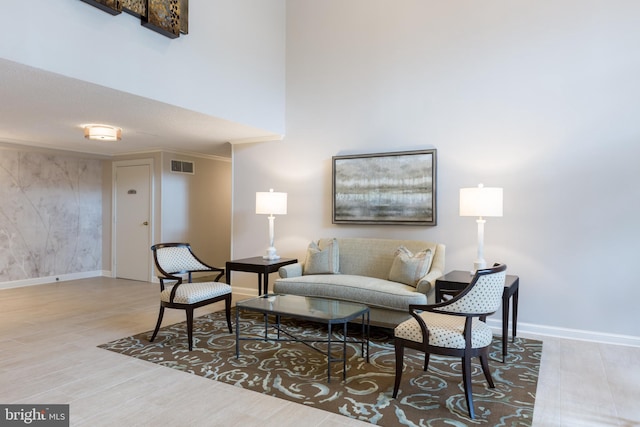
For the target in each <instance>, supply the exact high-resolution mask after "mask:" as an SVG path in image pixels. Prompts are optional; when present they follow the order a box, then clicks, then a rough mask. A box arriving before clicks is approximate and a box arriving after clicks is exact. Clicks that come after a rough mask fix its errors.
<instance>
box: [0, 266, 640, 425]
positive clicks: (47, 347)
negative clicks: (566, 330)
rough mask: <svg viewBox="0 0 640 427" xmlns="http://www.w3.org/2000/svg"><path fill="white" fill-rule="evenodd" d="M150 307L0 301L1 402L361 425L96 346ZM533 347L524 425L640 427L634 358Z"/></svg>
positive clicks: (53, 293) (91, 412)
mask: <svg viewBox="0 0 640 427" xmlns="http://www.w3.org/2000/svg"><path fill="white" fill-rule="evenodd" d="M157 298H158V291H157V285H155V284H150V283H144V282H134V281H126V280H116V279H109V278H93V279H86V280H76V281H70V282H61V283H57V284H51V285H41V286H31V287H25V288H16V289H6V290H0V361H1V363H0V403H30V404H52V403H69V404H70V410H71V425H72V426H113V425H119V426H125V425H126V426H134V425H153V426H160V425H162V426H165V425H167V426H223V425H224V426H236V425H237V426H300V425H304V426H305V427H315V426H327V427H328V426H362V425H368V424H365V423H362V422H359V421H355V420H351V419H349V418H346V417H342V416H339V415H334V414H330V413H327V412H324V411H320V410H317V409H313V408H308V407H305V406H303V405H298V404H294V403H289V402H286V401H283V400H280V399H277V398H273V397H269V396H265V395H261V394H258V393H254V392H250V391H246V390H242V389H240V388H238V387H233V386H230V385H226V384H223V383H219V382H216V381H211V380H207V379H204V378H201V377H197V376H195V375H187V374H184V373H181V372H178V371H175V370H173V369H167V368H164V367H161V366H158V365H155V364H151V363H147V362H143V361H139V360H136V359H133V358H130V357H126V356H122V355H119V354H116V353H112V352H109V351H105V350H102V349H99V348H97V347H96V346H97V345H98V344H102V343H105V342H108V341H111V340H114V339H117V338H121V337H124V336H128V335H132V334H135V333H139V332H143V331H147V330H149V329H152V328H153V326H154V325H155V321H156V316H157V308H158V302H157ZM221 308H222V306H217V307H216V306H213V307H212V308H210V309H202V310H201V311H199V312H198V313H197V314H198V315H202V314H204V313H206V312H208V311H214V310H219V309H221ZM183 320H184V319H183V313H182V312H178V311H176V310H167V312H166V314H165V323H164V324H169V323H175V322H179V321H183ZM534 338H538V339H543V341H544V346H543V348H544V349H543V355H542V366H541V369H540V379H539V383H538V390H537V398H536V406H535V413H534V426H640V403H638V402H640V348H632V347H622V346H617V347H616V346H606V345H599V344H593V343H587V342H577V341H569V340H560V339H550V338H541V337H534Z"/></svg>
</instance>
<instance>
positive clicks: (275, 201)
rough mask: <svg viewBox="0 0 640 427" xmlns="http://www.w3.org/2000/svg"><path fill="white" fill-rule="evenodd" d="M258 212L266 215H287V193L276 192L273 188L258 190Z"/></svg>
mask: <svg viewBox="0 0 640 427" xmlns="http://www.w3.org/2000/svg"><path fill="white" fill-rule="evenodd" d="M256 213H257V214H266V215H286V214H287V193H276V192H274V191H273V189H270V190H269V191H268V192H266V191H265V192H262V191H259V192H257V193H256Z"/></svg>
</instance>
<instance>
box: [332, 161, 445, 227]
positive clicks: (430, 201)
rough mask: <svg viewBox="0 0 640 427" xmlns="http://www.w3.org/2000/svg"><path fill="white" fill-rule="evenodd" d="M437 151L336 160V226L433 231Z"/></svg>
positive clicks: (334, 170)
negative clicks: (425, 228) (419, 227)
mask: <svg viewBox="0 0 640 427" xmlns="http://www.w3.org/2000/svg"><path fill="white" fill-rule="evenodd" d="M436 155H437V151H436V149H428V150H427V149H425V150H414V151H399V152H390V153H376V154H357V155H344V156H334V157H333V158H332V159H333V167H332V169H333V186H332V192H333V209H332V210H333V220H332V222H333V223H334V224H379V225H383V224H397V225H427V226H435V225H436V219H437V215H436V213H437V210H436V169H437V158H436Z"/></svg>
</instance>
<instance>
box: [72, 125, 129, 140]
mask: <svg viewBox="0 0 640 427" xmlns="http://www.w3.org/2000/svg"><path fill="white" fill-rule="evenodd" d="M82 127H83V128H84V137H85V138H87V139H91V140H94V141H120V139H122V129H120V128H117V127H114V126H109V125H83V126H82Z"/></svg>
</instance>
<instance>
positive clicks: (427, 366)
mask: <svg viewBox="0 0 640 427" xmlns="http://www.w3.org/2000/svg"><path fill="white" fill-rule="evenodd" d="M429 356H431V354H430V353H427V352H426V351H425V353H424V371H425V372H426V371H427V369H429Z"/></svg>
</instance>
